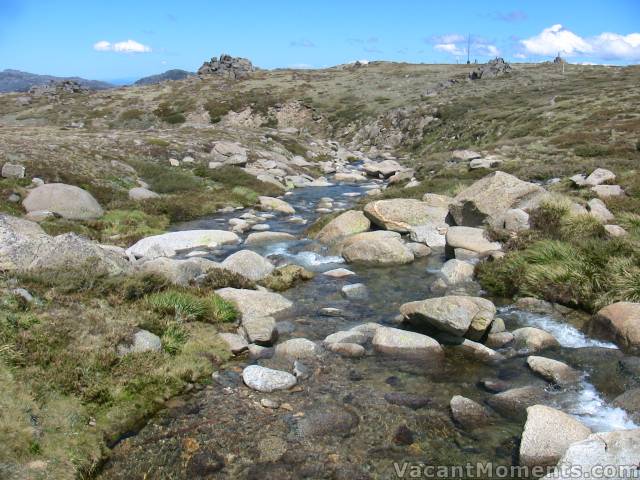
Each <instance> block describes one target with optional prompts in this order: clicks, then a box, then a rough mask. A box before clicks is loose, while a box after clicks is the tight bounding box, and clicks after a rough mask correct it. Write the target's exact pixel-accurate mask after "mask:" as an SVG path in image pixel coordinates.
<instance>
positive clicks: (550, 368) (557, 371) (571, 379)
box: [527, 355, 580, 385]
mask: <svg viewBox="0 0 640 480" xmlns="http://www.w3.org/2000/svg"><path fill="white" fill-rule="evenodd" d="M527 365H529V368H531V370H533V371H534V372H536V373H537V374H538V375H540V376H541V377H542V378H544V379H545V380H548V381H550V382H553V383H556V384H558V385H568V384H572V383H576V382H577V381H578V380H580V373H579V372H577V371H576V370H574V369H573V368H571V367H570V366H569V365H567V364H566V363H563V362H559V361H558V360H552V359H551V358H545V357H537V356H533V355H532V356H530V357H527Z"/></svg>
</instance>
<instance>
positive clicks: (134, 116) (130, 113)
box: [120, 108, 144, 122]
mask: <svg viewBox="0 0 640 480" xmlns="http://www.w3.org/2000/svg"><path fill="white" fill-rule="evenodd" d="M143 115H144V111H142V110H140V109H138V108H132V109H130V110H125V111H124V112H122V113H121V114H120V120H122V121H124V122H126V121H129V120H140V119H141V118H142V116H143Z"/></svg>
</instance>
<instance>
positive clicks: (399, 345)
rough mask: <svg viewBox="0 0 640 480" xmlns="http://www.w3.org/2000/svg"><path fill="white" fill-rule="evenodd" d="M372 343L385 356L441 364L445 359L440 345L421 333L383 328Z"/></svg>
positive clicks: (377, 332) (378, 330)
mask: <svg viewBox="0 0 640 480" xmlns="http://www.w3.org/2000/svg"><path fill="white" fill-rule="evenodd" d="M372 343H373V348H374V349H375V351H376V352H378V353H382V354H384V355H390V356H395V357H400V358H409V359H419V360H425V361H427V362H440V361H442V360H443V359H444V350H443V349H442V347H441V346H440V344H439V343H438V342H437V341H436V340H434V339H433V338H431V337H428V336H426V335H422V334H420V333H415V332H408V331H405V330H400V329H397V328H390V327H382V328H378V329H377V330H376V333H375V335H374V337H373V341H372Z"/></svg>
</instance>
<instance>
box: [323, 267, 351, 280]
mask: <svg viewBox="0 0 640 480" xmlns="http://www.w3.org/2000/svg"><path fill="white" fill-rule="evenodd" d="M323 275H326V276H327V277H333V278H344V277H348V276H350V275H355V273H354V272H352V271H351V270H348V269H346V268H334V269H333V270H329V271H326V272H324V273H323Z"/></svg>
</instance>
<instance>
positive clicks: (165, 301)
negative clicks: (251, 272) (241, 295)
mask: <svg viewBox="0 0 640 480" xmlns="http://www.w3.org/2000/svg"><path fill="white" fill-rule="evenodd" d="M146 301H147V303H148V305H149V307H150V308H151V309H152V310H153V311H155V312H157V313H159V314H161V315H170V316H173V317H175V319H176V320H177V321H201V322H209V323H228V322H232V321H234V320H235V319H236V318H237V316H238V312H237V310H236V308H235V307H234V306H233V305H232V304H231V303H229V302H227V301H226V300H224V299H223V298H222V297H220V296H219V295H216V294H211V295H208V296H204V297H201V296H198V295H195V294H193V293H190V292H187V291H182V290H177V289H170V290H167V291H164V292H158V293H153V294H151V295H149V296H148V297H147V298H146Z"/></svg>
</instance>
